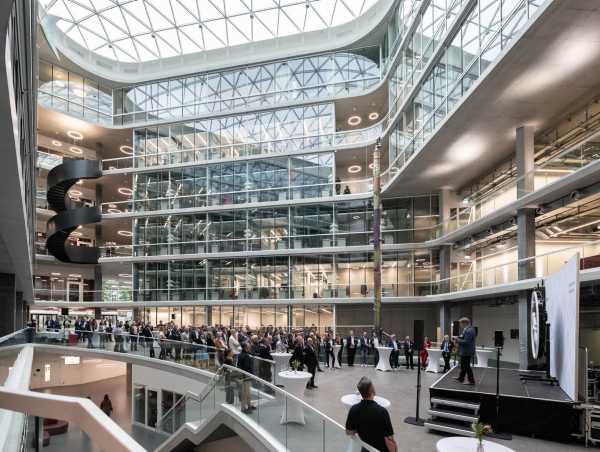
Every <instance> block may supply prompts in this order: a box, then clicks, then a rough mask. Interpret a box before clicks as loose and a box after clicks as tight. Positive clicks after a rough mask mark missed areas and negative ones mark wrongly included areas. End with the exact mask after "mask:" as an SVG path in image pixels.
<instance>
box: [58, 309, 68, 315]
mask: <svg viewBox="0 0 600 452" xmlns="http://www.w3.org/2000/svg"><path fill="white" fill-rule="evenodd" d="M60 315H69V308H61V310H60Z"/></svg>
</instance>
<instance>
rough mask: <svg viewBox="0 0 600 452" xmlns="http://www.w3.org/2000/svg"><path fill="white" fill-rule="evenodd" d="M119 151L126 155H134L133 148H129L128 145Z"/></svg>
mask: <svg viewBox="0 0 600 452" xmlns="http://www.w3.org/2000/svg"><path fill="white" fill-rule="evenodd" d="M119 150H120V151H121V152H122V153H123V154H125V155H133V148H132V147H131V146H127V145H126V144H124V145H123V146H121V147H120V148H119Z"/></svg>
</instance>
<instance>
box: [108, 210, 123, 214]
mask: <svg viewBox="0 0 600 452" xmlns="http://www.w3.org/2000/svg"><path fill="white" fill-rule="evenodd" d="M107 212H108V213H121V211H120V210H119V209H108V210H107Z"/></svg>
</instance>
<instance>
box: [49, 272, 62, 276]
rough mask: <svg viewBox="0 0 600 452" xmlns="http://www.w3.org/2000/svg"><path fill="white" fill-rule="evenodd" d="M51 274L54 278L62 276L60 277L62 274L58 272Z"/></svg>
mask: <svg viewBox="0 0 600 452" xmlns="http://www.w3.org/2000/svg"><path fill="white" fill-rule="evenodd" d="M50 274H51V275H52V276H60V275H61V274H60V273H57V272H52V273H50Z"/></svg>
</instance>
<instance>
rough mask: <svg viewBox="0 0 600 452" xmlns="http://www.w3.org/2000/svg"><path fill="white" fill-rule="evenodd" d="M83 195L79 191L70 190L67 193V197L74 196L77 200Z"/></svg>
mask: <svg viewBox="0 0 600 452" xmlns="http://www.w3.org/2000/svg"><path fill="white" fill-rule="evenodd" d="M82 194H83V193H81V192H80V191H79V190H70V191H69V195H70V196H75V197H76V198H79V197H80V196H81V195H82Z"/></svg>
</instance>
